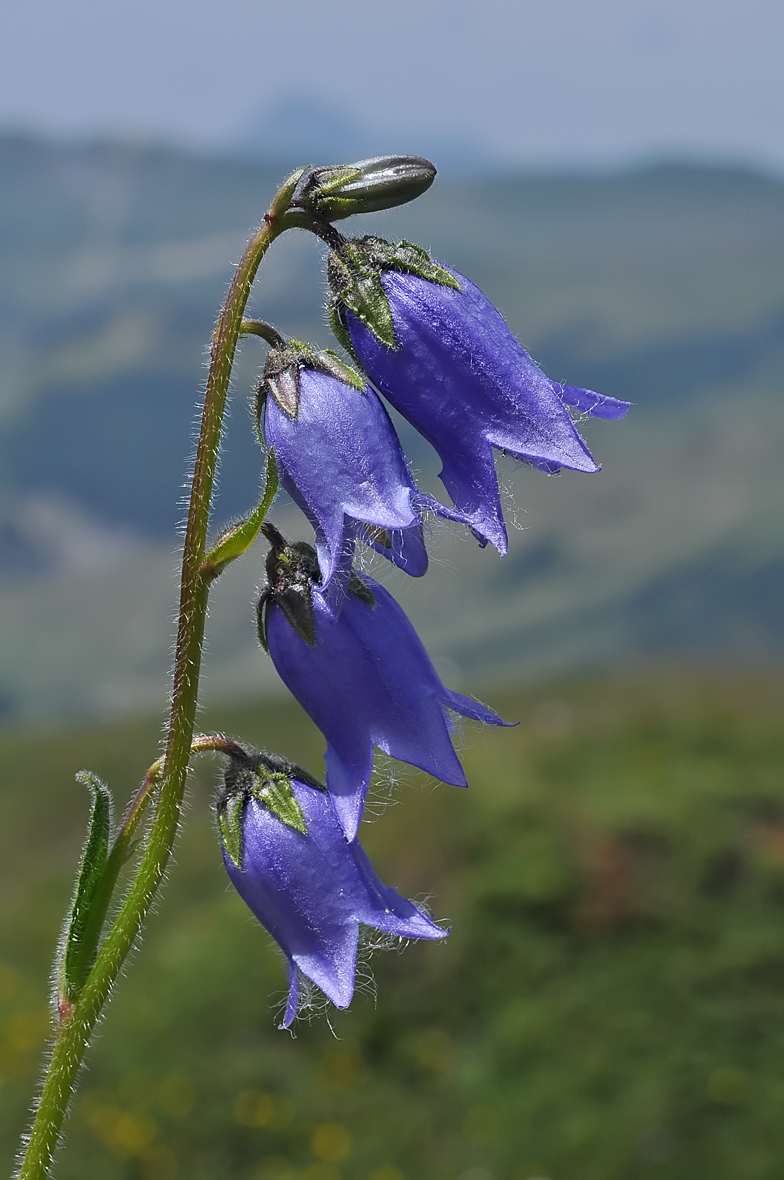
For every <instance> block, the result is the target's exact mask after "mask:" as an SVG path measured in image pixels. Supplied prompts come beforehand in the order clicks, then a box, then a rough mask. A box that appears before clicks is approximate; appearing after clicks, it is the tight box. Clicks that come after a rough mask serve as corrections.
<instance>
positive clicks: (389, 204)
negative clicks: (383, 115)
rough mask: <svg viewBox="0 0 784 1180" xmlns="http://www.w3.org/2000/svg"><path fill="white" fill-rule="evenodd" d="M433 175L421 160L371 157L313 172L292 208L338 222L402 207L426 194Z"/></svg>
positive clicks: (429, 166) (401, 157) (434, 173)
mask: <svg viewBox="0 0 784 1180" xmlns="http://www.w3.org/2000/svg"><path fill="white" fill-rule="evenodd" d="M435 175H436V170H435V168H434V167H433V165H432V164H431V163H430V161H429V160H425V159H423V157H422V156H373V157H372V158H371V159H369V160H358V161H357V163H356V164H335V165H330V166H329V167H325V168H313V169H312V170H311V171H310V172H309V173H308V174H307V175H306V176H305V179H304V181H303V183H302V186H301V189H300V194H299V196H298V197H296V198H295V200H294V202H293V204H294V206H297V205H299V206H300V207H301V208H305V209H309V210H310V211H311V212H313V213H317V214H318V215H319V216H320V217H323V218H325V219H326V220H327V221H337V220H338V219H339V218H341V217H350V216H351V215H352V214H353V213H375V212H376V211H377V210H379V209H391V208H393V207H394V206H395V205H405V204H407V203H408V201H413V200H414V199H415V198H416V197H420V196H421V195H422V193H424V192H426V191H427V190H428V189H429V188H430V185H431V184H432V183H433V181H434V179H435Z"/></svg>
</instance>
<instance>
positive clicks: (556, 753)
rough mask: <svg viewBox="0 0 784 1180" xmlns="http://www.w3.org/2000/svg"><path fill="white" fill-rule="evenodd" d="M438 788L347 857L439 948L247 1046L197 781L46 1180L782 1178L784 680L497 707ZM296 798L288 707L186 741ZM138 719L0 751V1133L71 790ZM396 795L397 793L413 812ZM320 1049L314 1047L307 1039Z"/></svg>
mask: <svg viewBox="0 0 784 1180" xmlns="http://www.w3.org/2000/svg"><path fill="white" fill-rule="evenodd" d="M491 703H492V704H493V705H494V706H496V707H498V708H499V709H500V711H501V712H502V713H504V714H505V715H506V716H508V717H519V718H520V719H521V725H520V726H519V728H518V729H516V730H512V731H506V732H502V733H499V732H489V731H487V732H486V731H481V730H477V729H473V728H467V729H466V730H465V734H464V742H465V747H466V748H465V751H464V758H465V762H466V765H467V769H468V772H469V777H470V780H471V783H472V789H471V790H470V791H467V792H463V791H459V790H456V789H454V788H451V787H447V786H439V787H438V789H433V785H432V783H427V782H423V781H422V780H421V779H417V778H416V777H415V776H414V775H410V776H409V775H408V774H404V775H401V782H400V783H399V785H398V786H397V787H396V789H395V792H394V799H395V803H396V804H397V805H396V806H390V807H382V808H380V811H381V814H380V815H379V817H378V819H377V821H375V822H371V823H367V824H365V826H364V830H363V840H364V843H365V845H366V847H367V848H368V850H369V851H370V853H371V855H372V857H373V859H374V862H375V864H376V866H377V868H378V869H379V872H380V875H381V876H382V878H383V879H384V880H385V881H386V882H388V883H390V884H395V885H397V886H398V888H399V889H400V890H401V892H403V893H405V894H406V895H408V896H411V897H419V898H423V897H425V896H429V898H430V905H431V907H432V909H433V911H434V913H435V915H436V916H437V917H438V918H444V919H446V920H448V921H449V922H450V923H451V924H452V934H451V935H450V937H449V938H448V939H447V940H445V942H444V944H443V945H436V944H432V943H427V944H418V945H412V946H409V947H408V948H407V949H406V950H405V953H404V954H401V955H398V954H395V953H387V954H377V955H376V956H375V958H374V959H373V962H372V968H373V973H374V975H375V979H376V983H377V985H378V999H377V1002H376V1001H374V999H373V996H372V994H370V988H369V985H367V984H366V986H365V987H364V988H363V989H361V990H360V991H359V992H358V994H357V996H356V997H355V1000H354V1003H353V1005H352V1008H351V1009H350V1011H349V1012H347V1013H336V1012H334V1010H333V1011H332V1012H330V1013H329V1014H328V1018H327V1019H325V1018H324V1017H323V1016H320V1017H319V1016H317V1017H315V1018H314V1019H313V1020H312V1022H310V1023H309V1022H307V1021H302V1022H300V1023H299V1025H298V1026H297V1028H296V1037H295V1038H294V1039H292V1038H291V1037H290V1036H289V1035H288V1034H287V1033H283V1032H279V1031H277V1028H276V1019H275V1016H276V1006H277V1005H278V1004H279V1002H280V1000H281V999H282V996H283V991H284V987H285V981H284V970H283V965H282V962H281V960H280V958H279V956H278V955H277V953H276V952H275V951H274V949H273V948H272V947H271V945H270V940H269V938H268V937H267V936H266V934H264V933H263V932H262V931H261V930H260V928H259V927H258V925H257V924H256V923H255V921H254V920H252V919H251V918H250V917H249V914H248V911H247V910H246V909H245V908H244V906H243V904H242V902H241V901H240V900H239V898H238V897H237V896H236V895H235V894H234V893H233V892H230V891H229V889H228V888H227V880H226V877H225V873H224V870H223V867H222V864H221V861H220V856H219V853H218V849H217V844H216V841H215V838H214V835H213V832H212V827H211V819H210V815H209V807H208V803H209V799H210V794H211V791H212V789H213V784H214V780H215V776H216V773H217V767H216V764H214V763H213V764H211V763H210V762H209V761H208V760H206V759H205V760H203V761H202V762H201V764H200V765H199V768H198V771H197V774H196V775H195V777H194V787H193V791H192V794H191V800H192V802H191V806H190V809H189V813H188V815H187V817H186V824H185V831H184V834H183V837H182V840H181V842H180V845H179V847H178V850H177V856H176V862H177V863H176V864H175V865H174V866H173V868H172V872H171V879H170V883H169V885H168V887H167V889H166V891H165V894H164V896H163V899H162V901H161V903H160V905H159V907H158V910H157V912H156V913H155V914H154V915H153V917H152V919H151V921H150V924H149V931H148V936H147V938H146V940H145V943H144V945H143V947H142V949H141V951H140V952H139V954H138V955H137V956H136V959H135V961H133V962H132V963H131V965H130V967H129V969H128V974H129V976H130V978H129V979H128V981H127V982H126V981H123V982H122V983H121V984H120V986H119V987H118V995H117V996H116V998H115V999H114V1001H113V1003H112V1005H111V1006H110V1008H109V1011H108V1014H107V1016H106V1020H105V1022H104V1024H103V1025H102V1027H101V1028H100V1030H99V1034H98V1036H97V1039H96V1042H95V1046H94V1048H93V1050H92V1052H91V1054H90V1057H89V1064H88V1067H87V1069H86V1071H85V1074H84V1076H83V1079H82V1086H81V1090H80V1093H79V1095H78V1098H77V1100H76V1102H75V1105H74V1109H73V1114H72V1118H71V1122H70V1126H69V1131H68V1139H67V1143H66V1147H65V1149H64V1151H63V1153H62V1155H61V1158H60V1163H59V1171H58V1177H59V1178H60V1180H76V1178H77V1177H78V1178H79V1180H93V1178H96V1180H97V1178H98V1177H100V1178H101V1180H115V1178H116V1180H175V1178H181V1180H185V1178H186V1177H187V1180H208V1178H209V1180H218V1178H222V1177H232V1178H234V1177H236V1178H238V1180H295V1178H297V1180H431V1178H432V1180H441V1178H442V1177H443V1178H444V1180H458V1178H459V1177H463V1178H464V1180H531V1178H533V1177H547V1178H548V1180H627V1178H628V1180H632V1178H635V1180H636V1178H637V1177H640V1176H643V1177H645V1176H651V1177H652V1178H656V1180H659V1178H661V1180H687V1178H688V1180H694V1178H695V1177H696V1178H701V1177H705V1178H708V1177H710V1178H711V1180H723V1178H727V1180H730V1178H732V1180H735V1178H737V1177H741V1176H742V1177H744V1180H752V1178H757V1177H765V1178H768V1177H769V1178H773V1177H778V1176H780V1175H781V1166H782V1165H781V1160H782V1158H784V1118H782V1110H783V1108H784V774H783V773H782V772H783V771H784V729H783V728H782V724H781V717H782V708H783V707H784V680H782V679H781V678H780V677H779V678H777V677H775V676H774V675H772V674H771V675H760V676H752V675H751V674H747V675H730V674H727V675H719V674H708V673H704V674H699V673H686V672H681V673H676V672H674V671H673V672H665V671H661V672H657V673H650V674H643V673H640V674H639V675H637V676H633V675H631V674H629V675H625V676H615V677H612V678H603V679H601V680H594V681H587V680H586V681H581V682H579V683H570V684H564V685H557V686H551V687H550V688H549V689H547V690H545V691H544V693H542V692H540V693H538V694H534V693H528V692H526V693H522V692H511V691H510V692H507V693H506V694H496V695H495V696H494V697H493V699H492V702H491ZM202 723H203V728H205V729H207V728H209V729H225V730H227V731H230V732H231V733H234V734H237V735H241V736H243V737H244V738H245V739H247V740H249V741H254V742H257V743H259V744H264V745H267V746H268V747H272V748H275V749H277V750H279V751H280V752H282V753H284V754H287V755H289V756H292V757H295V758H297V759H298V760H299V761H302V762H304V763H305V764H306V765H308V766H309V767H310V768H311V769H313V770H316V771H319V770H320V751H321V739H320V736H319V735H318V734H317V733H316V732H315V731H314V730H313V728H312V727H311V726H310V725H309V723H307V722H306V721H304V720H303V719H302V718H301V716H300V715H299V713H298V712H297V711H296V710H295V709H294V707H288V706H286V705H282V704H278V705H272V706H268V705H262V704H261V703H254V704H252V705H251V704H249V705H248V706H247V707H245V708H238V709H234V710H232V711H230V712H229V711H226V712H224V713H220V712H215V711H213V712H212V713H210V714H209V715H204V716H203V717H202ZM159 732H160V731H159V727H158V725H157V723H156V722H153V721H149V722H138V723H135V724H125V725H123V726H122V727H115V728H104V729H100V730H91V731H87V730H85V731H84V732H69V733H67V734H63V733H61V734H50V735H47V734H42V733H28V734H25V735H21V736H16V737H7V738H5V739H3V741H2V745H1V747H0V754H1V757H2V764H3V767H4V770H5V773H4V775H3V783H4V785H3V788H2V792H3V805H4V815H5V817H6V819H5V822H4V824H3V827H2V832H1V833H0V839H1V840H2V846H1V847H2V855H1V857H0V873H2V892H1V893H0V925H1V928H2V939H3V941H2V964H1V965H0V1074H1V1075H2V1082H3V1083H4V1084H3V1086H2V1089H0V1129H1V1130H2V1136H3V1144H4V1147H5V1151H6V1154H7V1157H8V1159H9V1160H10V1157H11V1154H12V1152H13V1150H14V1143H15V1138H16V1135H17V1133H18V1131H19V1128H20V1126H21V1125H22V1123H23V1121H24V1118H25V1110H26V1106H27V1103H28V1100H29V1096H30V1094H31V1092H32V1089H33V1086H34V1080H35V1077H36V1073H37V1069H38V1059H39V1053H40V1050H41V1046H42V1042H43V1039H44V1036H45V1031H46V1000H47V975H48V972H49V969H50V957H51V950H52V946H53V944H54V942H55V940H56V938H57V934H58V929H59V925H60V922H61V919H62V915H63V913H64V911H65V909H66V907H67V902H68V895H69V889H70V888H71V884H70V881H71V878H72V875H73V873H74V870H75V862H76V857H77V854H78V850H79V847H80V844H81V841H82V838H83V832H84V824H85V820H86V814H87V799H86V797H83V794H82V792H81V788H79V787H77V786H76V785H75V784H74V783H73V779H72V774H73V772H74V771H76V770H78V769H80V768H81V767H82V766H88V767H89V768H90V769H92V770H95V771H96V772H98V773H99V774H101V775H102V776H104V777H106V778H107V779H108V780H109V782H110V783H111V785H112V787H113V788H114V789H115V792H116V794H117V797H118V800H124V799H125V798H127V797H128V795H129V794H130V792H131V790H132V789H133V786H134V785H135V781H136V780H138V778H140V777H141V775H142V773H143V771H144V769H145V767H146V765H147V764H148V763H149V762H150V761H151V760H152V758H153V757H154V756H155V753H156V747H157V743H158V739H159ZM416 788H418V789H416ZM333 1030H334V1035H333Z"/></svg>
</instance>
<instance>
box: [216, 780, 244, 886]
mask: <svg viewBox="0 0 784 1180" xmlns="http://www.w3.org/2000/svg"><path fill="white" fill-rule="evenodd" d="M244 808H245V797H244V796H243V795H242V794H239V795H235V796H234V797H233V798H232V799H229V800H228V801H227V803H226V805H225V806H224V807H221V808H220V810H219V811H218V830H219V831H220V837H221V840H222V841H223V847H224V848H225V849H226V855H227V856H228V858H229V860H230V861H231V863H232V864H233V865H235V866H236V868H238V869H242V812H243V810H244Z"/></svg>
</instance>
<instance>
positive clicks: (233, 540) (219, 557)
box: [201, 447, 278, 578]
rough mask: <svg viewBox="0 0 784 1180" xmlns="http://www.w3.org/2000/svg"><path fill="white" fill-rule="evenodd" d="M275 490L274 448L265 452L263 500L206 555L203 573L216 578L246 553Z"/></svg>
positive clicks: (276, 482) (254, 538)
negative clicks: (265, 467) (265, 466)
mask: <svg viewBox="0 0 784 1180" xmlns="http://www.w3.org/2000/svg"><path fill="white" fill-rule="evenodd" d="M277 490H278V464H277V462H276V461H275V450H274V447H270V449H269V451H268V452H267V475H266V483H265V486H264V498H263V500H262V501H261V503H260V504H259V506H258V508H257V509H256V511H255V512H254V513H253V514H252V515H251V516H249V517H248V519H247V520H243V521H241V522H240V523H239V524H238V525H235V526H234V527H233V528H232V529H230V530H229V532H228V533H227V534H226V535H225V536H224V537H222V538H221V539H220V541H219V542H218V544H217V545H216V546H215V548H214V549H212V550H211V551H210V552H209V553H208V554H207V556H206V558H205V559H204V563H203V565H202V567H201V568H202V572H203V573H205V574H208V575H210V576H211V577H213V578H217V576H218V574H222V573H223V571H224V569H225V568H226V566H227V565H229V563H230V562H232V561H236V559H237V558H238V557H242V555H243V553H247V551H248V550H249V549H250V547H251V545H252V544H253V542H254V541H255V540H256V538H257V537H258V535H259V530H260V529H261V526H262V524H263V523H264V518H265V517H266V515H267V513H268V512H269V510H270V506H271V504H272V501H273V499H274V498H275V493H276V492H277Z"/></svg>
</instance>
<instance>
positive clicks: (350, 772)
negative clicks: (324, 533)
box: [259, 526, 507, 840]
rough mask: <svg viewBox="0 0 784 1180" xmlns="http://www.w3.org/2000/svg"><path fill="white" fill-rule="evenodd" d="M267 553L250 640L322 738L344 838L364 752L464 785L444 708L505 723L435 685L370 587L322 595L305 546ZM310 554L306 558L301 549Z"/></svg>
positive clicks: (399, 615)
mask: <svg viewBox="0 0 784 1180" xmlns="http://www.w3.org/2000/svg"><path fill="white" fill-rule="evenodd" d="M265 528H266V531H267V536H268V538H269V539H270V540H271V541H272V542H273V548H272V550H271V551H270V555H269V556H268V559H267V571H268V575H269V579H270V581H269V585H268V586H267V587H266V589H265V590H264V592H263V594H262V597H261V599H260V602H259V621H260V633H261V635H262V638H263V641H264V642H265V644H266V645H267V647H268V650H269V653H270V655H271V656H272V659H273V662H274V664H275V667H276V668H277V670H278V673H279V675H280V677H281V679H282V680H283V682H284V683H285V684H286V685H287V686H288V688H289V689H290V690H291V692H292V693H293V694H294V696H295V697H296V699H297V700H298V701H299V703H300V704H301V705H302V707H303V708H304V709H305V711H306V712H307V713H308V714H309V715H310V716H311V717H312V719H313V721H314V722H315V723H316V725H317V726H318V727H319V729H320V730H321V732H322V733H323V734H324V737H325V738H326V739H327V751H326V755H325V759H326V766H327V786H328V788H329V791H330V794H331V795H332V798H333V800H334V803H335V808H336V810H337V813H338V816H339V818H340V822H341V823H342V825H343V830H344V831H345V833H346V835H347V836H348V838H349V839H350V840H351V839H353V838H354V836H355V835H356V832H357V829H358V827H359V823H360V820H361V818H362V809H363V806H364V802H365V796H366V794H367V789H368V784H369V781H370V775H371V772H372V768H373V747H374V746H377V747H378V748H379V749H380V750H383V751H384V752H385V753H387V754H390V755H391V756H392V757H393V758H399V759H400V760H401V761H403V762H410V763H412V764H413V765H414V766H418V767H420V768H421V769H422V770H424V771H426V772H427V773H429V774H432V775H434V776H435V777H436V778H439V779H442V780H443V781H444V782H447V783H453V784H454V785H455V786H460V787H465V786H467V785H468V783H467V781H466V777H465V774H464V773H463V768H462V767H461V765H460V761H459V759H458V757H457V754H456V753H455V749H454V746H453V745H452V741H451V738H450V732H451V730H452V722H451V719H450V716H449V710H454V711H455V712H456V713H461V714H463V716H465V717H471V718H474V719H475V720H478V721H484V722H487V723H489V724H490V725H505V724H507V722H504V721H502V720H501V718H500V717H498V716H497V714H495V713H493V712H492V710H490V709H487V708H485V706H484V705H480V704H478V703H477V702H476V701H473V700H471V699H470V698H469V697H465V696H462V695H461V694H460V693H457V692H452V691H451V690H450V689H448V688H447V687H446V686H445V685H444V684H443V683H442V682H441V680H440V678H439V676H438V675H437V673H436V670H435V668H434V667H433V665H432V663H431V662H430V659H429V657H428V654H427V652H426V651H425V649H424V647H423V645H422V642H421V640H420V639H419V637H418V635H417V633H416V631H415V630H414V628H413V627H412V626H411V623H410V622H409V621H408V618H407V617H406V615H405V614H404V612H403V611H402V610H401V608H400V607H399V606H398V604H397V603H396V602H395V600H394V598H392V596H391V595H390V594H389V593H388V592H387V591H386V590H385V589H384V588H383V586H380V585H379V584H378V583H377V582H374V581H373V580H372V579H371V578H368V577H364V576H363V577H359V576H358V575H357V574H356V573H354V572H353V571H352V572H351V575H350V580H349V579H348V572H349V571H348V567H347V565H346V563H345V562H344V567H343V570H342V571H341V572H339V573H338V575H337V576H336V577H335V578H334V579H333V581H332V583H331V585H330V587H329V589H328V590H327V591H326V592H324V591H322V590H321V588H320V587H319V586H318V585H317V584H315V582H316V580H317V579H316V578H315V576H314V574H313V567H314V565H315V556H314V557H313V558H312V559H311V561H310V563H309V564H308V557H307V552H306V551H307V549H308V548H309V547H308V546H305V545H302V544H300V543H298V544H296V545H294V546H288V547H286V545H285V542H284V541H283V538H281V537H280V535H279V534H277V538H278V539H277V541H276V538H275V534H274V532H273V530H271V529H269V526H265ZM310 552H311V553H312V552H313V551H312V550H310Z"/></svg>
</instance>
